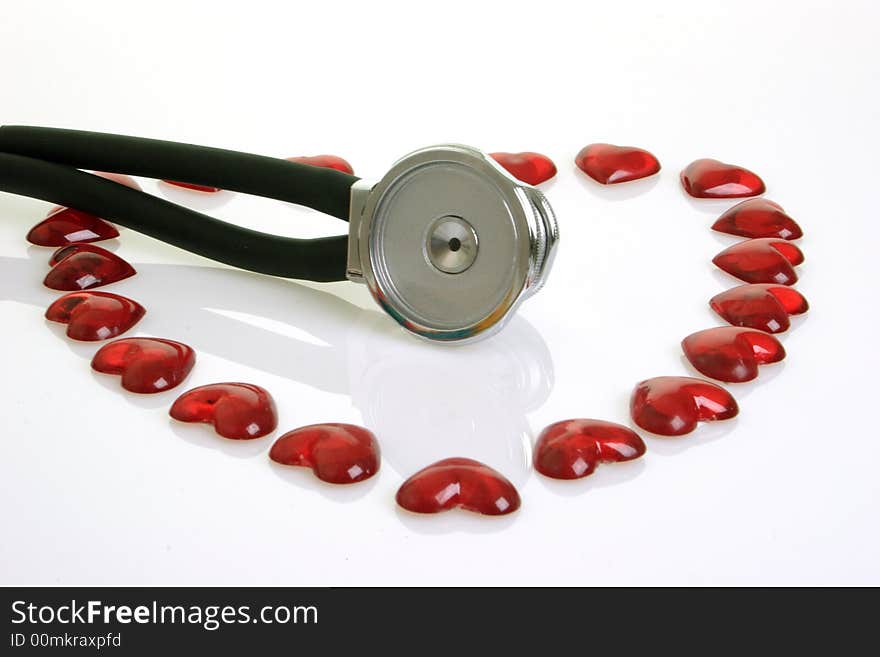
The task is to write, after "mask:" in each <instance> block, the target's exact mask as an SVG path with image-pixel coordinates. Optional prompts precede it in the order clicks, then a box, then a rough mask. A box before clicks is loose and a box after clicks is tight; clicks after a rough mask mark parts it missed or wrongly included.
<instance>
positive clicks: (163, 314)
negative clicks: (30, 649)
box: [0, 0, 880, 585]
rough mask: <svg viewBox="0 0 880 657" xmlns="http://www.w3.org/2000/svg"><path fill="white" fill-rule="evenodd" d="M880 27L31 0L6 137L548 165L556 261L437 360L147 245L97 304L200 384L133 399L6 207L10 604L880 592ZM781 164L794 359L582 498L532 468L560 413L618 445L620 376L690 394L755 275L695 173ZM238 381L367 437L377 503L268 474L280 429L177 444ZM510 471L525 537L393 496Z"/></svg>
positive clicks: (507, 526) (201, 204) (588, 483)
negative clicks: (307, 594)
mask: <svg viewBox="0 0 880 657" xmlns="http://www.w3.org/2000/svg"><path fill="white" fill-rule="evenodd" d="M878 24H880V10H878V8H877V5H876V4H875V3H870V2H836V3H830V2H827V3H826V2H799V3H793V2H792V3H768V2H765V1H764V2H749V1H745V0H738V1H737V2H723V3H722V2H705V1H703V2H690V3H677V2H661V3H658V2H653V1H649V2H635V1H630V2H626V3H621V2H604V3H597V4H595V5H593V4H588V3H572V2H550V1H546V0H545V1H544V2H528V3H518V2H510V1H507V2H492V3H488V2H482V3H478V2H464V3H458V2H443V3H438V4H418V3H403V2H401V3H394V4H390V3H384V4H383V3H378V2H358V3H339V2H333V3H319V2H314V3H308V4H304V3H292V2H291V3H281V2H259V1H255V0H252V1H250V2H235V3H222V2H211V3H207V2H206V3H202V4H196V3H188V2H181V1H177V2H158V1H153V2H149V3H138V4H136V5H135V4H129V3H120V2H81V1H80V2H39V3H35V2H24V1H18V2H15V1H14V2H8V3H6V4H5V5H4V8H3V18H2V22H0V122H2V123H21V124H35V125H40V124H42V125H52V126H61V127H75V128H83V129H92V130H102V131H112V132H121V133H129V134H137V135H142V136H150V137H159V138H167V139H175V140H183V141H189V142H195V143H205V144H211V145H216V146H222V147H228V148H234V149H240V150H247V151H253V152H259V153H265V154H269V155H277V156H282V157H285V156H292V155H299V154H315V153H322V152H328V153H335V154H339V155H342V156H344V157H346V158H348V159H349V160H350V161H351V162H352V163H353V164H354V166H355V169H356V171H357V173H358V174H360V175H362V176H365V177H378V176H380V175H381V174H382V173H383V172H384V170H385V169H386V168H387V167H388V166H389V165H390V164H391V162H392V161H393V160H395V159H396V158H397V157H399V156H401V155H402V154H404V153H406V152H408V151H409V150H412V149H414V148H417V147H420V146H424V145H426V144H431V143H437V142H443V141H457V142H463V143H468V144H473V145H475V146H478V147H481V148H484V149H486V150H490V151H491V150H506V151H517V150H537V151H542V152H545V153H547V154H548V155H550V156H551V157H553V158H554V159H555V161H556V162H557V164H558V166H559V169H560V171H559V175H558V178H557V179H556V180H555V181H553V182H551V183H549V184H547V185H545V187H546V192H547V194H548V195H549V197H550V200H551V202H552V203H553V205H554V208H555V209H556V211H557V214H558V217H559V221H560V224H561V231H562V242H561V248H560V250H559V256H558V259H557V261H556V267H555V270H554V272H553V275H552V276H551V278H550V281H549V283H548V285H547V287H546V288H545V290H544V291H543V292H541V293H540V294H539V295H538V296H537V297H535V298H533V299H532V300H530V301H529V302H527V303H526V304H525V305H524V306H523V307H522V309H521V312H520V313H519V316H518V318H517V319H516V321H515V322H514V323H513V324H511V325H510V326H509V328H508V329H507V330H505V331H504V332H503V333H502V334H501V335H499V336H498V337H496V338H494V339H492V340H490V341H488V342H485V343H483V344H478V345H475V346H471V347H466V348H460V349H448V348H437V347H430V346H427V345H425V344H422V343H419V342H416V341H414V340H413V339H411V338H409V337H407V336H406V335H404V334H403V333H402V332H401V331H400V330H398V329H397V328H395V326H393V325H392V323H391V322H390V320H388V319H386V318H384V317H383V316H382V315H380V314H379V313H378V312H377V311H376V309H374V308H373V305H372V302H371V300H370V298H369V297H368V294H367V292H366V290H365V289H363V288H360V287H357V286H355V285H353V284H349V283H339V284H332V285H308V286H306V285H300V284H297V283H295V282H288V281H282V280H273V279H270V278H266V277H261V276H257V275H250V274H246V273H242V272H238V271H233V270H230V269H226V268H222V267H218V266H217V265H215V264H213V263H211V262H209V261H207V260H204V259H201V258H198V257H195V256H192V255H189V254H186V253H183V252H181V251H178V250H175V249H174V248H172V247H168V246H165V245H163V244H160V243H157V242H155V241H153V240H151V239H148V238H146V237H142V236H140V235H137V234H135V233H132V232H131V231H127V230H125V231H123V233H122V235H121V237H120V239H119V240H118V241H116V242H112V243H110V247H111V248H113V249H115V250H116V251H117V252H118V253H119V254H120V255H122V256H123V257H124V258H126V259H127V260H129V261H130V262H132V263H133V264H134V265H135V266H136V267H137V269H138V270H139V274H138V276H136V277H134V278H131V279H129V280H127V281H125V282H122V283H119V284H117V285H114V286H112V287H111V288H107V289H108V291H113V292H118V293H121V294H125V295H129V296H131V297H133V298H135V299H137V300H139V301H141V302H142V303H143V304H144V305H145V306H146V307H147V308H148V314H147V316H146V318H145V320H144V321H143V322H142V323H141V324H140V325H139V326H138V327H137V331H136V332H135V333H134V334H135V335H156V336H164V337H168V338H173V339H179V340H182V341H185V342H187V343H189V344H191V345H192V346H193V347H195V348H196V350H197V351H198V364H197V366H196V369H195V370H194V371H193V373H192V375H191V377H190V378H189V380H188V381H187V382H186V385H185V386H183V387H181V388H179V389H177V390H175V391H172V392H169V393H166V394H162V395H157V396H149V397H143V396H135V395H132V394H128V393H125V392H123V391H122V390H121V389H120V388H119V387H118V381H117V380H116V379H115V378H113V377H106V376H101V375H96V374H93V373H92V372H91V371H90V369H89V366H88V365H89V358H90V357H91V354H92V353H93V352H94V351H95V349H96V348H97V345H90V344H77V343H73V342H70V341H68V340H66V339H65V338H64V337H63V331H62V330H61V329H60V328H59V327H56V326H54V325H49V324H48V323H46V322H45V321H44V320H43V318H42V313H43V311H44V309H45V307H46V306H47V305H48V304H49V303H50V302H51V300H52V299H54V298H55V297H56V293H54V292H51V291H49V290H47V289H44V288H43V287H42V286H41V283H40V281H41V279H42V277H43V275H44V273H45V271H46V260H47V258H48V256H49V253H50V250H48V249H44V248H38V247H29V246H28V244H27V243H26V242H25V241H24V235H25V233H26V231H27V229H28V228H29V227H30V226H31V225H32V224H34V223H36V222H37V221H39V220H40V219H41V218H42V217H43V216H44V215H45V213H46V211H47V209H48V204H46V203H42V202H38V201H33V200H29V199H24V198H19V197H14V196H10V195H6V194H0V215H2V221H0V291H2V294H0V324H2V336H3V339H2V343H0V349H2V363H3V376H2V381H0V411H2V423H3V431H2V436H0V496H2V497H0V523H2V526H3V530H2V540H0V582H2V583H5V584H20V583H24V584H53V583H63V584H297V585H345V584H867V583H872V584H880V566H878V565H877V557H878V553H880V529H878V501H880V478H878V475H877V472H878V459H880V436H878V432H877V421H876V413H877V407H878V402H877V392H876V387H875V386H876V385H877V371H878V367H880V362H878V350H877V320H878V313H877V308H876V306H877V300H878V299H877V296H878V295H877V283H878V274H877V271H878V269H877V268H878V264H877V260H876V253H877V249H878V247H880V242H878V237H880V229H878V225H880V219H878V215H877V210H876V208H877V198H878V182H877V181H878V175H880V172H878V168H877V153H878V149H880V141H878V119H880V96H878V80H880V49H878V46H877V38H876V37H877V34H876V30H877V26H878ZM593 141H611V142H616V143H622V144H633V145H638V146H642V147H645V148H648V149H650V150H652V151H653V152H654V153H656V154H657V155H658V156H659V158H660V159H661V161H662V163H663V167H664V168H663V171H662V172H661V174H660V175H659V176H658V177H656V178H654V179H651V180H646V181H642V182H639V183H633V184H629V185H621V186H619V187H616V188H607V189H606V188H602V187H600V186H599V185H596V184H594V183H592V181H590V180H587V179H586V178H585V177H584V176H583V175H581V174H580V173H579V172H578V171H577V170H576V169H575V168H574V164H573V159H574V156H575V154H576V153H577V151H578V150H579V149H580V147H581V146H583V145H584V144H587V143H590V142H593ZM698 157H717V158H719V159H722V160H726V161H730V162H736V163H740V164H743V165H746V166H749V167H751V168H753V169H755V170H756V171H758V172H759V173H760V174H761V175H762V176H764V178H765V180H766V181H767V184H768V197H769V198H771V199H773V200H775V201H778V202H779V203H781V204H783V205H784V206H785V208H786V209H787V210H788V211H789V213H790V214H792V215H793V216H794V217H795V218H796V219H797V220H798V221H799V222H800V223H801V224H802V226H803V227H804V229H805V231H806V237H805V239H803V240H802V242H801V243H800V245H801V246H802V248H803V249H804V251H805V253H806V257H807V262H806V264H805V265H804V266H802V267H801V268H800V273H801V276H802V279H801V283H800V284H799V286H798V288H799V289H800V290H802V291H803V292H804V294H805V295H806V296H807V298H808V299H809V301H810V303H811V305H812V308H813V309H812V311H811V313H810V314H809V316H808V317H807V318H805V319H797V320H795V321H794V326H793V328H792V330H791V331H789V333H787V334H785V335H784V336H783V337H782V339H783V341H784V344H785V347H786V349H787V350H788V352H789V358H788V359H787V360H786V361H785V363H784V364H782V365H779V366H776V367H767V368H765V369H764V370H763V372H762V374H761V376H760V379H759V381H758V382H756V383H753V384H746V385H741V386H736V387H735V388H736V389H735V394H736V396H737V398H738V399H739V401H740V403H741V408H742V413H741V416H740V417H739V418H738V419H737V420H735V421H732V422H729V423H722V424H718V425H716V426H705V425H704V426H703V427H702V428H701V429H699V430H698V431H697V432H696V433H694V434H692V435H690V436H688V437H686V438H682V439H679V440H669V439H666V440H664V439H658V438H648V439H647V440H648V443H649V453H648V455H647V456H646V457H645V458H644V459H643V460H642V461H640V462H634V463H631V464H624V465H620V466H607V467H602V468H600V470H599V472H598V473H597V474H596V475H595V476H593V477H590V478H589V480H584V481H577V482H570V483H559V482H553V481H549V480H546V479H544V478H542V477H541V476H539V475H536V474H535V473H534V472H532V471H531V470H530V468H529V466H528V459H529V448H530V444H531V441H533V439H534V436H535V435H536V434H537V433H538V432H539V431H540V429H541V428H542V427H544V426H545V425H546V424H548V423H550V422H552V421H555V420H560V419H564V418H568V417H578V416H580V417H598V418H604V419H608V420H616V421H620V422H626V421H627V419H628V413H627V399H628V395H629V392H630V389H631V387H632V385H633V384H634V383H635V382H636V381H637V380H640V379H642V378H647V377H650V376H655V375H662V374H687V373H689V370H688V368H687V366H686V364H685V363H684V362H683V361H682V357H681V352H680V349H679V347H678V343H679V340H681V338H683V337H684V336H685V335H687V334H688V333H691V332H693V331H696V330H699V329H702V328H707V327H710V326H714V325H717V324H719V323H720V322H719V320H718V319H717V318H716V317H715V316H713V314H712V313H711V311H710V310H709V308H708V306H707V300H708V299H709V298H710V297H711V296H712V295H713V294H716V293H717V292H719V291H721V290H723V289H725V288H727V287H730V286H732V285H734V284H735V281H734V280H733V279H732V278H730V277H728V276H726V275H724V274H721V273H720V272H718V271H716V270H714V269H713V266H712V265H711V263H710V259H711V257H712V256H713V255H714V254H715V253H717V252H718V251H720V250H721V249H722V248H724V247H725V246H726V245H728V244H730V243H733V242H734V241H735V240H734V239H733V238H726V237H724V236H720V235H718V234H714V233H713V232H711V231H710V230H709V225H710V224H711V222H712V221H713V219H714V218H715V216H717V215H718V214H719V213H720V212H721V211H722V210H723V209H724V208H726V207H727V206H728V205H730V203H717V202H707V201H694V200H691V199H689V198H687V197H686V196H685V195H684V194H683V192H682V191H681V189H680V186H679V184H678V172H679V170H680V169H681V168H682V167H683V166H684V165H685V164H687V163H688V162H689V161H690V160H692V159H695V158H698ZM145 187H146V189H147V190H148V191H151V192H154V193H158V194H161V195H164V196H167V197H171V198H174V199H175V200H179V201H182V202H189V203H190V204H191V205H192V206H193V207H196V208H199V209H207V210H209V211H211V212H213V213H215V214H217V215H218V216H221V217H224V218H226V219H229V220H230V221H234V222H239V223H242V224H246V225H248V226H252V227H255V228H259V229H263V230H270V231H277V232H283V233H286V234H291V235H304V236H309V235H318V234H332V233H333V232H335V231H340V230H343V229H344V226H343V225H342V224H341V223H339V222H335V221H333V220H330V219H322V218H319V216H318V215H316V214H315V213H313V212H309V211H305V210H302V209H297V208H295V207H292V206H285V205H284V204H280V203H277V202H269V201H265V200H257V199H250V198H246V197H243V196H232V195H226V194H222V195H219V196H217V197H214V198H205V197H197V196H193V195H192V194H187V193H181V192H176V193H175V192H174V190H169V189H168V188H165V189H161V188H160V187H158V186H157V185H155V184H154V183H152V182H150V181H146V182H145ZM220 380H244V381H250V382H253V383H257V384H260V385H263V386H265V387H267V388H268V389H269V390H270V391H271V392H272V393H273V394H274V395H275V397H276V399H277V401H278V405H279V409H280V415H281V428H282V429H284V430H287V429H291V428H294V427H296V426H300V425H303V424H308V423H312V422H319V421H349V422H356V423H364V424H366V425H367V426H369V427H370V428H372V429H374V430H375V431H376V432H377V433H378V435H379V438H380V440H381V441H382V445H383V448H384V457H385V458H384V461H383V467H382V470H381V472H380V474H379V475H378V476H377V477H376V478H374V479H373V480H371V481H370V482H369V483H365V484H361V485H358V486H353V487H351V488H334V487H331V486H328V485H324V484H321V483H319V482H317V481H316V480H315V479H314V478H313V477H312V475H311V473H310V472H309V471H307V470H303V469H287V470H285V469H284V468H280V467H275V466H273V465H272V464H270V463H269V461H268V458H267V456H266V452H267V450H268V448H269V445H270V444H271V440H272V439H271V438H266V439H263V440H261V441H257V442H253V443H242V444H238V443H233V442H228V441H224V440H222V439H220V438H218V437H216V436H215V435H214V434H213V433H212V432H211V430H210V429H209V428H208V427H204V426H182V425H178V424H175V423H173V422H172V421H171V420H170V419H169V418H168V416H167V408H168V406H169V405H170V403H171V402H172V401H173V399H174V398H175V396H176V395H177V393H179V392H182V391H183V390H184V389H186V387H189V386H194V385H199V384H205V383H209V382H215V381H220ZM453 455H460V456H471V457H475V458H478V459H481V460H484V461H486V462H488V463H489V464H491V465H493V466H495V467H497V468H498V469H500V470H502V471H503V472H504V473H505V474H507V475H508V476H509V477H510V478H511V479H512V480H513V481H514V482H515V483H516V484H517V485H518V486H519V488H520V491H521V493H522V496H523V507H522V509H521V511H520V512H519V513H518V514H516V515H515V516H513V517H508V518H506V519H500V520H498V519H494V520H493V519H487V518H481V517H476V516H471V515H468V514H465V513H463V512H455V513H449V514H446V515H444V516H435V517H416V516H413V515H410V514H407V513H404V512H399V511H398V510H397V509H396V507H395V504H394V493H395V491H396V489H397V487H398V486H399V484H400V483H401V481H402V480H403V478H405V477H406V476H408V475H409V474H411V473H412V472H413V471H415V470H416V469H418V468H419V467H421V466H423V465H426V464H428V463H430V462H432V461H434V460H436V459H439V458H442V457H446V456H453Z"/></svg>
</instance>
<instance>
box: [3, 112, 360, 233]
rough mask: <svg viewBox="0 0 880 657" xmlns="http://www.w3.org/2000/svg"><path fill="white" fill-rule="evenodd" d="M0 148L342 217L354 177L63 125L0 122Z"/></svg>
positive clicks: (292, 163) (259, 158)
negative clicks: (194, 185) (251, 197)
mask: <svg viewBox="0 0 880 657" xmlns="http://www.w3.org/2000/svg"><path fill="white" fill-rule="evenodd" d="M0 152H3V153H12V154H15V155H24V156H26V157H33V158H36V159H38V160H46V161H48V162H55V163H56V164H64V165H67V166H70V167H75V168H77V169H89V170H91V171H110V172H114V173H126V174H128V175H130V176H142V177H144V178H156V179H160V180H175V181H179V182H188V183H195V184H197V185H207V186H211V187H219V188H220V189H228V190H231V191H235V192H243V193H245V194H253V195H255V196H265V197H267V198H274V199H277V200H279V201H288V202H290V203H296V204H297V205H305V206H307V207H310V208H314V209H315V210H319V211H320V212H324V213H326V214H329V215H332V216H334V217H338V218H339V219H345V220H348V210H349V205H350V202H351V186H352V184H353V183H354V182H355V181H357V180H358V179H357V178H356V177H355V176H351V175H349V174H347V173H343V172H342V171H336V170H334V169H327V168H322V167H314V166H310V165H308V164H300V163H297V162H288V161H287V160H282V159H278V158H274V157H266V156H263V155H252V154H250V153H239V152H237V151H228V150H224V149H221V148H210V147H208V146H196V145H193V144H180V143H177V142H171V141H161V140H158V139H142V138H140V137H126V136H123V135H111V134H104V133H100V132H85V131H80V130H64V129H61V128H39V127H30V126H2V127H0ZM120 223H121V222H120Z"/></svg>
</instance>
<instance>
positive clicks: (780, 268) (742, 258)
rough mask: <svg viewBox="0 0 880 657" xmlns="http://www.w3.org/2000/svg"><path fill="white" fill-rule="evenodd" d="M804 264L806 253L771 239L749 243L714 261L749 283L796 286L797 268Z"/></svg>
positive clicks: (720, 267) (731, 249)
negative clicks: (795, 268)
mask: <svg viewBox="0 0 880 657" xmlns="http://www.w3.org/2000/svg"><path fill="white" fill-rule="evenodd" d="M803 261H804V254H803V253H802V252H801V250H800V249H799V248H797V247H796V246H795V245H794V244H792V243H791V242H786V241H785V240H781V239H777V238H773V237H767V238H760V239H754V240H746V241H745V242H740V243H738V244H734V245H733V246H731V247H730V248H727V249H725V250H724V251H722V252H721V253H719V254H718V255H717V256H715V257H714V258H713V259H712V262H714V263H715V264H716V265H717V266H718V268H719V269H723V270H724V271H726V272H727V273H728V274H730V275H731V276H736V277H737V278H739V279H741V280H743V281H745V282H746V283H775V284H776V285H793V284H794V283H796V282H797V279H798V277H797V273H796V272H795V270H794V267H793V265H799V264H801V263H802V262H803Z"/></svg>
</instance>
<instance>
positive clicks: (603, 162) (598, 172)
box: [574, 144, 660, 185]
mask: <svg viewBox="0 0 880 657" xmlns="http://www.w3.org/2000/svg"><path fill="white" fill-rule="evenodd" d="M574 162H575V164H577V167H578V169H580V170H581V171H583V172H584V173H585V174H587V175H588V176H589V177H590V178H592V179H593V180H595V181H596V182H599V183H602V184H603V185H613V184H615V183H622V182H629V181H630V180H638V179H639V178H647V177H648V176H653V175H654V174H655V173H657V172H658V171H660V162H659V161H658V160H657V158H656V157H654V155H653V154H652V153H649V152H648V151H646V150H644V149H642V148H636V147H634V146H615V145H614V144H589V145H588V146H584V147H583V148H582V149H581V152H580V153H578V154H577V157H576V158H575V160H574Z"/></svg>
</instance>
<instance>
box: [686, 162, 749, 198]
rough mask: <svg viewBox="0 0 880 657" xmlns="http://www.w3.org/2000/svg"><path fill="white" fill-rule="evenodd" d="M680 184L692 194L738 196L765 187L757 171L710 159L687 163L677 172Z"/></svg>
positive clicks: (701, 195) (740, 196) (746, 194)
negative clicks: (682, 169)
mask: <svg viewBox="0 0 880 657" xmlns="http://www.w3.org/2000/svg"><path fill="white" fill-rule="evenodd" d="M681 184H682V185H683V186H684V189H685V191H686V192H687V193H688V194H690V195H691V196H693V197H696V198H742V197H743V196H757V195H758V194H763V193H764V190H765V189H766V188H765V186H764V181H763V180H761V178H760V177H759V176H758V175H757V174H755V173H752V172H751V171H749V170H748V169H744V168H742V167H739V166H736V165H734V164H725V163H724V162H719V161H718V160H712V159H702V160H694V161H693V162H691V163H690V164H688V165H687V166H686V167H685V168H684V171H682V172H681Z"/></svg>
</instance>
